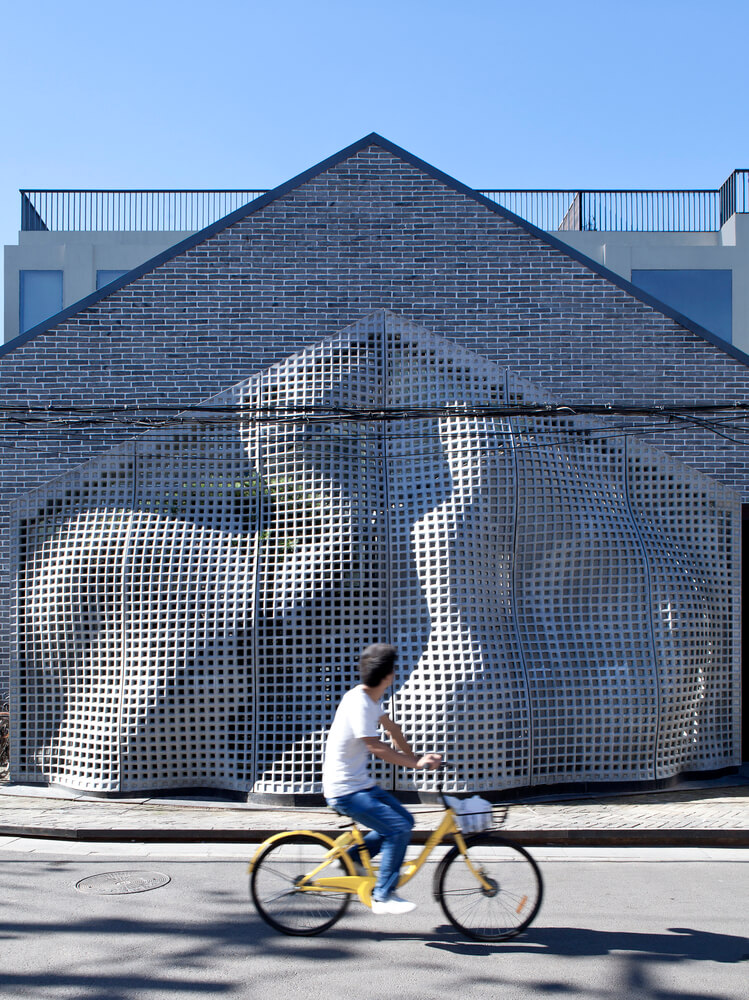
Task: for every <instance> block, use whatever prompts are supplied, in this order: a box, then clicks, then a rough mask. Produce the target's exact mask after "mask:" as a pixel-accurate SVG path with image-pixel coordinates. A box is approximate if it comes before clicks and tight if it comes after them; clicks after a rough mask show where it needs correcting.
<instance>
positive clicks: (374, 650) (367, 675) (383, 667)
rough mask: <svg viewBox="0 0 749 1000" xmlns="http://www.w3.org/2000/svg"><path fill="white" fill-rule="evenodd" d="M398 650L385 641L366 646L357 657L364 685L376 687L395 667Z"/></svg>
mask: <svg viewBox="0 0 749 1000" xmlns="http://www.w3.org/2000/svg"><path fill="white" fill-rule="evenodd" d="M397 655H398V651H397V649H396V648H395V646H389V645H388V644H387V643H386V642H376V643H374V645H372V646H367V648H366V649H365V650H363V652H362V654H361V657H360V658H359V676H360V677H361V682H362V684H363V685H364V686H365V687H371V688H374V687H377V685H378V684H380V683H381V682H382V681H384V680H385V678H386V677H387V676H388V675H389V674H392V672H393V670H394V669H395V658H396V656H397Z"/></svg>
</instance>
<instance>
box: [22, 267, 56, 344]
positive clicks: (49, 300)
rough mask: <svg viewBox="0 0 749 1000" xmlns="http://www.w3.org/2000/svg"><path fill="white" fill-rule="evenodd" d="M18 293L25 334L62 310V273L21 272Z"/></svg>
mask: <svg viewBox="0 0 749 1000" xmlns="http://www.w3.org/2000/svg"><path fill="white" fill-rule="evenodd" d="M18 291H19V305H20V308H19V324H20V328H21V330H20V332H21V333H24V332H25V331H26V330H30V329H31V328H32V326H36V325H37V323H42V322H43V321H44V320H45V319H49V317H50V316H54V315H55V313H58V312H60V310H61V309H62V271H21V272H20V278H19V288H18Z"/></svg>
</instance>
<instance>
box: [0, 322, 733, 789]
mask: <svg viewBox="0 0 749 1000" xmlns="http://www.w3.org/2000/svg"><path fill="white" fill-rule="evenodd" d="M537 399H540V394H539V392H538V390H535V389H534V388H533V387H532V386H530V385H528V384H527V383H523V382H521V381H520V380H518V379H516V378H515V377H513V376H512V374H511V373H508V372H506V371H504V370H503V369H500V368H498V367H497V366H496V365H493V364H491V363H489V362H487V361H485V360H483V359H482V358H480V357H478V356H477V355H475V354H471V353H470V352H468V351H465V350H464V349H462V348H460V347H459V346H457V345H456V344H454V343H452V342H450V341H446V340H442V339H439V338H436V337H432V336H430V335H429V334H428V333H426V332H424V331H423V330H420V329H417V328H415V327H413V326H411V325H409V324H407V323H406V322H404V321H403V320H401V319H400V318H399V317H397V316H394V315H392V314H388V313H383V312H378V313H375V314H373V315H371V316H369V317H367V318H365V319H363V320H362V321H361V322H359V323H357V324H356V325H354V326H353V327H350V328H348V329H347V330H346V331H344V332H343V333H342V334H340V335H338V336H336V337H333V338H331V339H329V340H326V341H324V342H321V343H319V344H317V345H315V346H313V347H310V348H309V349H308V350H306V351H303V352H302V353H300V354H297V355H294V356H293V357H290V358H288V359H287V360H286V361H285V362H283V363H281V364H279V365H277V366H275V367H273V368H271V369H269V370H267V371H265V372H263V373H261V374H259V375H256V376H253V377H252V378H250V379H248V380H247V381H246V382H244V383H242V384H240V385H238V386H236V387H234V388H233V389H231V390H229V391H228V392H226V393H223V394H222V395H221V396H219V397H215V398H214V399H213V400H212V401H211V405H212V406H213V408H214V409H213V410H212V411H211V419H207V418H208V413H207V412H204V413H203V414H202V419H200V420H193V421H185V422H183V423H179V424H174V425H171V426H167V427H164V428H161V429H159V430H156V431H150V432H148V433H147V434H145V435H144V436H143V437H141V438H138V439H137V440H135V441H133V442H131V443H128V444H127V445H125V446H122V447H121V448H118V449H116V450H114V451H112V452H110V453H108V454H107V455H105V456H104V457H102V458H99V459H96V460H94V461H92V462H90V463H88V464H87V465H85V466H82V467H81V468H80V469H78V470H76V471H75V472H74V473H71V474H69V475H66V476H64V477H63V478H61V479H58V480H55V481H53V482H51V483H50V484H48V485H47V486H45V487H44V488H42V489H40V490H37V491H36V492H34V493H31V494H28V495H27V496H25V497H23V498H22V499H21V500H19V501H17V502H16V503H15V505H14V536H15V539H16V551H15V565H16V579H17V599H16V611H15V614H16V621H15V635H16V647H15V650H14V658H13V663H12V682H13V686H14V693H15V698H16V702H15V704H17V705H18V711H17V713H16V720H17V721H16V723H15V732H14V736H13V747H14V762H13V768H14V772H13V776H14V777H15V778H16V780H20V781H49V782H59V783H61V784H64V785H67V786H70V787H74V788H80V789H88V790H98V791H136V790H147V789H158V788H173V787H185V786H202V787H216V788H225V789H241V790H252V791H254V792H256V793H259V792H264V793H287V794H288V793H297V794H303V793H312V792H318V791H319V790H320V784H319V779H320V764H321V756H322V749H323V745H324V735H325V730H326V727H327V725H328V724H329V722H330V720H331V718H332V714H333V712H334V711H335V707H336V705H337V703H338V700H339V699H340V697H341V695H342V694H343V692H344V691H345V690H347V689H348V688H349V687H350V686H351V685H352V684H354V683H356V661H357V659H358V653H359V651H360V649H361V648H362V647H363V646H365V645H367V644H368V643H370V642H375V641H390V642H393V643H395V644H396V645H397V646H398V648H399V661H398V675H397V684H396V689H395V693H394V696H393V701H392V705H391V706H390V709H391V712H392V713H393V714H394V715H395V717H396V718H397V719H398V720H399V721H400V723H401V724H402V726H403V728H404V730H405V731H406V733H407V734H408V736H409V738H410V739H411V740H412V743H413V744H414V745H415V747H417V748H419V749H433V748H434V749H438V750H442V751H444V752H446V753H447V755H448V756H449V758H450V759H451V761H453V762H454V764H455V771H454V775H453V779H452V782H451V784H452V788H453V790H464V789H469V788H470V789H477V790H498V789H502V788H510V787H514V786H515V787H516V786H528V785H546V784H553V783H558V782H567V781H590V780H592V781H619V780H639V779H655V778H663V777H666V776H669V775H672V774H675V773H678V772H680V771H685V770H700V769H714V768H716V767H721V766H726V765H728V764H732V763H737V762H738V711H739V708H738V706H739V696H740V692H739V673H738V634H737V627H738V626H737V619H738V602H739V595H738V573H739V558H738V549H737V545H738V528H739V524H740V519H739V511H738V504H737V499H736V497H735V496H734V494H732V493H731V492H730V491H729V490H727V489H725V488H724V487H722V486H720V485H718V484H717V483H714V482H712V481H710V480H708V479H706V478H705V477H704V476H702V475H701V474H699V473H697V472H695V471H693V470H691V469H688V468H687V467H685V466H682V465H680V464H679V463H678V462H676V461H675V460H673V459H670V458H667V457H665V456H664V455H662V454H660V453H658V452H656V451H655V450H653V449H650V448H648V447H647V445H645V444H643V443H642V442H641V441H639V440H637V439H635V438H633V437H631V436H627V435H624V434H620V433H618V432H617V431H616V430H615V429H614V428H611V427H606V426H603V425H602V424H601V423H600V422H593V421H591V420H585V419H583V418H580V417H575V416H569V417H563V416H559V415H558V414H554V415H552V414H550V415H549V416H548V417H533V418H530V417H520V416H516V415H512V416H508V415H497V414H491V415H490V414H486V415H479V416H476V415H470V414H469V413H468V412H465V413H463V414H461V413H459V412H456V408H457V409H458V410H459V409H460V408H461V407H463V408H464V409H466V410H467V409H468V408H470V407H476V406H489V407H503V406H506V405H507V404H510V403H514V402H519V401H534V400H537ZM237 407H239V408H240V409H237ZM446 410H447V411H448V412H446ZM383 413H385V414H386V416H387V419H380V417H381V416H382V414H383ZM377 773H378V776H379V777H380V779H381V780H383V781H393V782H395V785H396V787H400V788H411V787H414V785H413V780H412V775H411V774H410V773H408V772H398V773H397V775H396V776H391V775H389V774H386V773H385V772H384V769H383V768H381V767H380V768H379V769H378V771H377ZM429 780H430V779H426V781H425V782H421V779H420V785H419V787H428V781H429Z"/></svg>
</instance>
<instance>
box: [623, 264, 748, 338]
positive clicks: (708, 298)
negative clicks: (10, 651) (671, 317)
mask: <svg viewBox="0 0 749 1000" xmlns="http://www.w3.org/2000/svg"><path fill="white" fill-rule="evenodd" d="M731 277H732V274H731V271H698V270H678V271H677V270H669V271H655V270H652V271H633V272H632V284H633V285H637V287H638V288H642V289H643V291H646V292H650V294H651V295H653V296H655V298H656V299H660V301H661V302H663V303H665V304H666V305H668V306H671V308H672V309H676V310H677V311H678V312H680V313H683V314H684V315H685V316H688V317H689V319H692V320H694V321H695V323H699V324H700V326H704V327H705V329H706V330H710V332H711V333H715V334H717V335H718V336H719V337H722V338H723V340H727V341H728V342H729V343H730V341H731V336H732V324H731V310H732V287H731Z"/></svg>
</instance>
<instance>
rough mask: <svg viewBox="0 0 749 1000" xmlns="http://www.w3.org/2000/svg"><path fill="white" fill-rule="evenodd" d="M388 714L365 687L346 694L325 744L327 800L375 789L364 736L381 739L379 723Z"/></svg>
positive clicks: (324, 769) (323, 773)
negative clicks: (370, 773)
mask: <svg viewBox="0 0 749 1000" xmlns="http://www.w3.org/2000/svg"><path fill="white" fill-rule="evenodd" d="M384 714H385V713H384V712H383V710H382V705H380V703H379V702H376V701H373V700H372V699H371V698H370V697H369V695H368V694H367V692H366V691H365V689H364V685H363V684H359V685H357V687H355V688H352V689H351V690H350V691H347V692H346V694H345V695H344V696H343V698H341V703H340V705H339V706H338V709H337V711H336V713H335V718H334V719H333V725H332V726H331V727H330V732H329V733H328V742H327V743H326V745H325V761H324V763H323V768H322V787H323V793H324V795H325V798H326V799H337V798H338V797H339V796H341V795H351V794H352V792H360V791H362V789H364V788H371V787H372V784H373V782H372V779H371V778H370V776H369V758H370V752H369V750H367V747H366V745H365V744H364V742H363V739H362V738H363V737H368V736H373V737H375V739H376V738H377V737H379V735H380V734H379V725H378V722H379V720H380V719H381V718H382V716H383V715H384Z"/></svg>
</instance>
